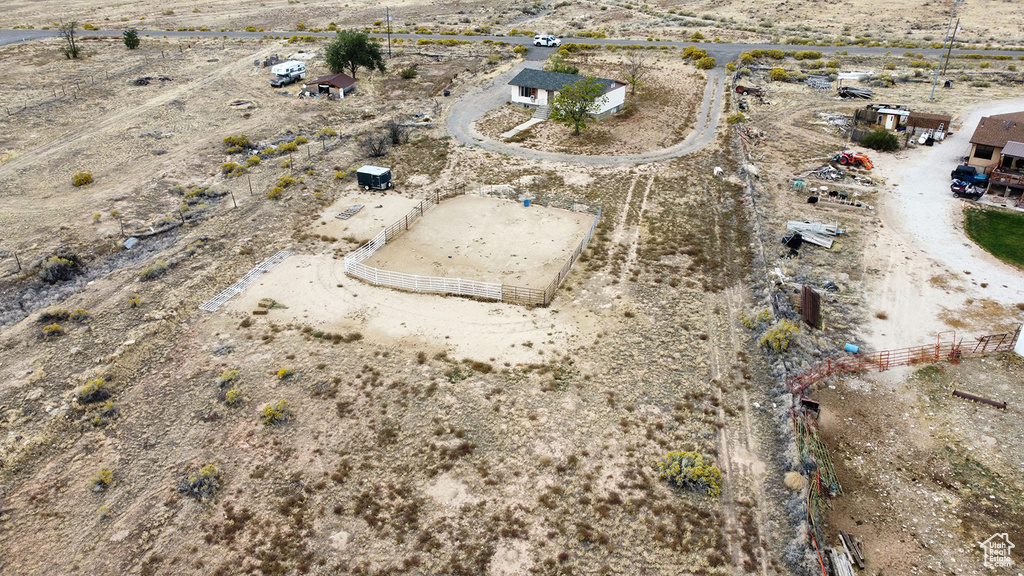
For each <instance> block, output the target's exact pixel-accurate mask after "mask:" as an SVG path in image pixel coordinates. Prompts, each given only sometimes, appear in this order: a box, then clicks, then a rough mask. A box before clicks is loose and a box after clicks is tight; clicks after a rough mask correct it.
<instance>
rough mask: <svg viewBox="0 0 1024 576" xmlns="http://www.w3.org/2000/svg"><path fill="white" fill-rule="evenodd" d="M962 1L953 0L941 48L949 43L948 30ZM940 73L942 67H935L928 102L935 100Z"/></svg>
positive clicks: (951, 46)
mask: <svg viewBox="0 0 1024 576" xmlns="http://www.w3.org/2000/svg"><path fill="white" fill-rule="evenodd" d="M963 1H964V0H953V10H951V11H950V13H949V24H947V25H946V36H945V38H943V39H942V46H943V47H945V46H946V42H948V41H949V30H950V29H951V28H952V27H953V18H955V17H956V9H957V6H960V3H961V2H963ZM949 49H950V51H952V50H953V45H952V44H950V45H949ZM940 54H941V53H940ZM941 71H942V66H937V67H936V68H935V80H934V81H933V82H932V95H931V96H929V97H928V99H929V100H935V85H936V84H938V83H939V72H941Z"/></svg>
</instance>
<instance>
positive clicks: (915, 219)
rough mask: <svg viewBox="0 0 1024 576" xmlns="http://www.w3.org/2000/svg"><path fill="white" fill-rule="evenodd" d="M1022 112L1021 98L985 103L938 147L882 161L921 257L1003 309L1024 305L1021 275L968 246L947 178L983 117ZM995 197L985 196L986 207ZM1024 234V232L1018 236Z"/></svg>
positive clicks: (899, 211)
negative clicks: (963, 278) (973, 286)
mask: <svg viewBox="0 0 1024 576" xmlns="http://www.w3.org/2000/svg"><path fill="white" fill-rule="evenodd" d="M1020 110H1024V99H1015V100H1000V101H996V102H989V103H986V104H984V105H981V106H978V107H976V108H973V109H971V110H969V111H968V112H967V113H966V114H965V115H964V116H963V119H964V120H963V126H962V128H961V129H960V130H959V131H958V132H956V133H955V134H953V135H952V136H950V137H948V138H947V139H946V140H945V141H944V142H942V143H941V144H936V145H935V146H933V147H930V148H929V147H925V146H921V147H919V148H917V149H915V150H911V151H909V152H908V153H907V156H906V157H905V158H903V159H902V160H900V159H897V158H895V157H893V156H889V157H881V158H880V160H881V162H879V163H878V164H883V166H879V172H880V173H882V174H884V175H885V176H886V177H887V179H888V183H889V184H891V185H893V186H892V187H890V188H889V189H890V193H891V194H892V200H894V202H893V205H894V208H895V210H894V213H895V214H896V216H897V217H898V218H900V219H901V221H902V222H901V223H900V227H901V228H902V229H903V230H905V231H906V232H907V233H908V234H909V235H910V236H911V238H908V240H912V241H913V242H914V243H916V244H918V245H919V246H920V248H921V249H922V250H923V251H924V253H925V254H926V255H927V256H928V257H930V258H932V259H934V260H935V261H937V262H940V263H942V264H944V265H945V266H946V267H948V268H949V269H950V270H951V271H952V272H954V273H956V274H962V273H964V272H970V276H969V277H970V280H971V281H972V282H973V283H976V284H978V285H979V286H980V285H981V284H982V283H987V284H988V286H987V287H986V288H985V289H984V292H983V295H984V296H985V297H987V298H992V299H994V300H997V301H999V302H1002V303H1004V304H1015V303H1018V302H1024V272H1022V271H1020V270H1018V269H1016V268H1014V267H1012V266H1009V265H1007V264H1004V263H1002V262H1000V261H999V260H997V259H996V258H995V257H993V256H992V255H990V254H989V253H987V252H985V251H984V250H982V249H981V248H979V247H978V246H977V245H975V244H974V243H973V242H971V241H970V240H969V239H968V238H967V237H966V236H965V235H964V231H963V216H962V203H963V202H966V200H964V201H961V200H957V199H955V198H953V194H952V193H951V192H950V190H949V185H950V182H951V180H950V177H949V173H950V171H952V170H953V168H954V167H955V166H956V165H957V164H958V163H959V162H960V160H961V159H962V157H963V156H965V155H967V154H968V153H969V152H970V139H971V135H972V134H973V133H974V129H975V127H976V126H977V125H978V120H980V119H981V117H982V116H991V115H993V114H1004V113H1007V112H1016V111H1020ZM993 199H997V200H998V198H997V197H995V196H993V195H986V196H985V200H984V201H985V202H986V203H992V202H991V201H992V200H993ZM1022 233H1024V232H1022Z"/></svg>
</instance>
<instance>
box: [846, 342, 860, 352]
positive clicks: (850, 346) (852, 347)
mask: <svg viewBox="0 0 1024 576" xmlns="http://www.w3.org/2000/svg"><path fill="white" fill-rule="evenodd" d="M843 350H846V351H847V352H849V353H850V354H856V353H857V352H859V351H860V348H858V347H857V346H855V345H853V344H849V343H848V344H847V345H846V346H845V347H844V348H843Z"/></svg>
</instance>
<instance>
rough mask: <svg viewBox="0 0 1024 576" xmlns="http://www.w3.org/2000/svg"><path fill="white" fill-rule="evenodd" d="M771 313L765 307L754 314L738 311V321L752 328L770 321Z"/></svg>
mask: <svg viewBox="0 0 1024 576" xmlns="http://www.w3.org/2000/svg"><path fill="white" fill-rule="evenodd" d="M771 319H772V314H771V312H769V311H768V309H767V308H762V309H760V310H758V311H757V312H755V313H754V314H747V313H746V312H741V313H740V322H742V323H743V325H744V326H746V327H747V328H749V329H751V330H754V329H757V328H760V327H761V326H764V325H765V324H768V323H769V322H771Z"/></svg>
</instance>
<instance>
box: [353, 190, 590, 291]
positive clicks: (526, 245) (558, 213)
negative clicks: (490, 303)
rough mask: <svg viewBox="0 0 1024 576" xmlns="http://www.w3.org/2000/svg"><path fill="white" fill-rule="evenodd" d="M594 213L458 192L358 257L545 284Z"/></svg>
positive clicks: (418, 269) (402, 268)
mask: <svg viewBox="0 0 1024 576" xmlns="http://www.w3.org/2000/svg"><path fill="white" fill-rule="evenodd" d="M593 222H594V215H593V214H588V213H585V212H571V211H569V210H559V209H557V208H547V207H543V206H537V205H532V206H530V207H525V206H523V204H521V203H518V202H514V201H512V200H500V199H495V198H479V197H474V196H460V197H457V198H453V199H451V200H446V201H444V202H442V203H441V204H439V205H437V207H435V208H433V209H431V210H430V211H428V212H425V213H424V214H423V217H422V218H420V219H418V220H417V221H416V223H415V224H414V225H410V227H409V231H408V232H406V233H405V234H402V235H401V236H399V237H398V238H397V239H395V240H393V241H391V242H389V243H388V244H385V245H384V247H383V248H381V249H380V250H378V251H377V252H375V253H374V255H373V256H372V257H370V258H368V259H367V260H366V261H365V262H364V263H365V264H366V265H368V266H372V267H374V268H380V269H383V270H391V271H395V272H406V273H410V274H423V275H429V276H441V277H447V278H465V279H471V280H481V281H487V282H501V283H504V284H513V285H516V286H522V287H528V288H537V289H543V288H545V287H546V286H547V285H548V284H550V283H551V281H552V280H553V279H554V278H555V276H556V275H557V274H558V271H559V269H560V268H561V267H562V266H563V265H564V264H565V262H566V261H567V260H568V259H569V257H570V256H571V255H572V251H573V250H574V249H575V248H576V246H578V245H579V243H580V240H582V238H583V235H584V234H586V232H587V230H588V229H589V228H590V226H591V224H593Z"/></svg>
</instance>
